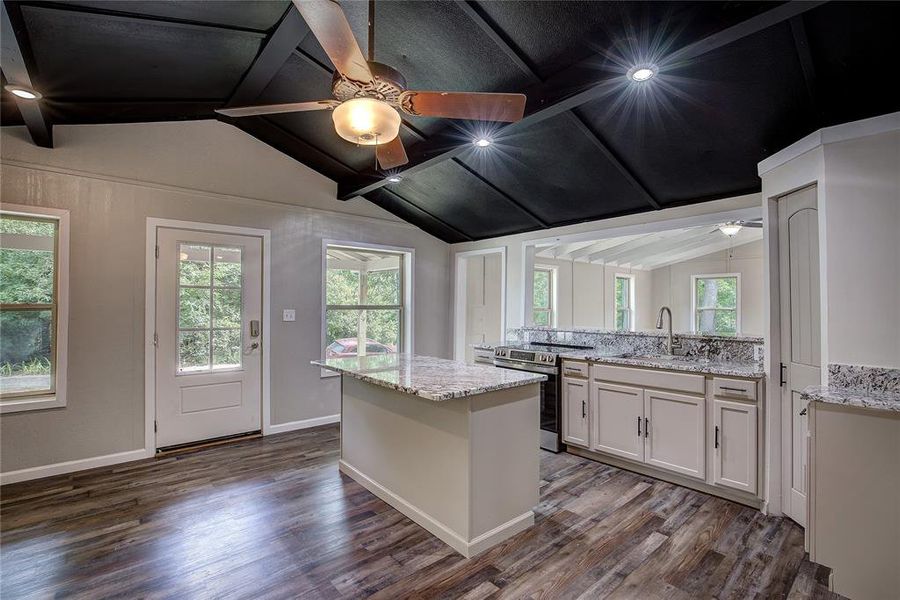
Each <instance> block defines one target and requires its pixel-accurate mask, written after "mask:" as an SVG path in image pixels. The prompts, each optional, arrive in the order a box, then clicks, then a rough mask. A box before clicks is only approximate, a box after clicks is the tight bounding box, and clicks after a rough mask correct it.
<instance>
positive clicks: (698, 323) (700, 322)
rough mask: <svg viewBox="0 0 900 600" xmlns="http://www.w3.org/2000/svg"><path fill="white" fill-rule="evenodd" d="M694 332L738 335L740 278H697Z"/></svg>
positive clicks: (699, 276) (735, 276) (695, 284)
mask: <svg viewBox="0 0 900 600" xmlns="http://www.w3.org/2000/svg"><path fill="white" fill-rule="evenodd" d="M693 287H694V290H693V294H694V298H693V304H694V331H696V332H697V333H711V334H720V335H736V334H737V333H738V331H739V327H740V325H739V324H740V314H739V311H738V307H739V306H740V298H739V295H740V285H739V280H738V276H737V275H695V276H694V286H693Z"/></svg>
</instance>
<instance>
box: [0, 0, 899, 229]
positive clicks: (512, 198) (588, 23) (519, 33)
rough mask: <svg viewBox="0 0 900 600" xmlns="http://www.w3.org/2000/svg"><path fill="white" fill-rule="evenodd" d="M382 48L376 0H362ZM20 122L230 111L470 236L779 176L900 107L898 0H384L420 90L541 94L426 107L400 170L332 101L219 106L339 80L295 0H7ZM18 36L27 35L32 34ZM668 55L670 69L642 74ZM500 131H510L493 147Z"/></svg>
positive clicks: (345, 176)
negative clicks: (510, 102)
mask: <svg viewBox="0 0 900 600" xmlns="http://www.w3.org/2000/svg"><path fill="white" fill-rule="evenodd" d="M342 6H343V7H344V9H345V12H346V13H347V15H348V18H349V20H350V22H351V24H352V25H353V28H354V31H355V33H356V34H357V38H358V39H359V40H360V42H361V46H362V47H363V48H365V47H366V30H365V23H366V10H367V3H365V2H343V3H342ZM3 8H4V15H3V34H4V39H3V55H2V69H3V84H4V85H5V84H7V83H16V84H26V85H31V86H32V87H33V88H35V89H37V90H39V91H40V92H42V93H43V96H44V97H43V99H42V100H41V101H40V105H39V107H36V106H35V104H34V103H30V104H29V103H28V102H25V101H21V100H17V99H15V98H13V97H12V96H11V95H10V94H9V93H8V92H6V91H4V92H3V95H2V114H0V118H2V124H3V125H21V124H23V123H24V124H25V125H27V126H28V129H29V131H30V132H31V134H32V139H33V140H34V141H35V143H38V144H41V145H45V146H52V127H53V125H55V124H72V123H119V122H144V121H172V120H182V119H216V118H218V119H219V120H222V121H225V122H227V123H230V124H231V125H233V126H235V127H238V128H240V129H242V130H243V131H245V132H246V133H247V134H248V135H252V136H254V137H256V138H258V139H260V140H262V141H263V142H265V143H267V144H269V145H271V146H272V147H274V148H276V149H278V150H280V151H281V152H284V153H285V154H288V155H289V156H292V157H293V158H295V159H296V160H298V161H300V162H302V163H304V164H306V165H308V166H310V167H311V168H313V169H315V170H316V171H318V172H320V173H322V174H324V175H326V176H328V177H330V178H332V179H334V180H335V181H337V182H338V188H339V197H340V198H342V199H347V198H350V197H353V196H355V195H363V196H364V197H366V198H367V199H368V200H370V201H371V202H373V203H375V204H377V205H379V206H381V207H383V208H385V209H387V210H389V211H391V212H393V213H394V214H396V215H398V216H400V217H402V218H403V219H406V220H407V221H410V222H412V223H414V224H416V225H418V226H420V227H421V228H422V229H424V230H426V231H428V232H430V233H432V234H433V235H435V236H437V237H439V238H441V239H443V240H446V241H448V242H460V241H466V240H472V239H482V238H487V237H493V236H498V235H504V234H511V233H517V232H523V231H529V230H534V229H541V228H547V227H552V226H558V225H563V224H569V223H576V222H581V221H589V220H596V219H603V218H608V217H612V216H617V215H622V214H628V213H635V212H641V211H649V210H657V209H659V208H665V207H669V206H674V205H679V204H685V203H691V202H699V201H704V200H711V199H715V198H722V197H727V196H733V195H737V194H741V193H747V192H754V191H758V190H759V187H760V184H759V178H758V177H757V175H756V164H757V163H758V162H759V161H760V160H762V159H763V158H765V157H766V156H768V155H770V154H772V153H773V152H775V151H777V150H779V149H780V148H782V147H783V146H785V145H787V144H789V143H791V142H793V141H795V140H797V139H798V138H800V137H802V136H804V135H806V134H808V133H810V132H812V131H814V130H816V129H818V128H820V127H823V126H828V125H833V124H836V123H841V122H845V121H850V120H855V119H860V118H865V117H870V116H874V115H878V114H883V113H886V112H891V111H895V110H898V108H900V96H898V94H897V92H896V91H895V90H896V88H895V87H894V84H891V83H890V77H891V76H892V73H893V71H892V68H893V66H892V61H893V60H894V59H892V58H891V57H897V56H898V55H900V47H898V46H900V42H898V40H900V36H898V35H897V34H896V30H897V26H898V25H900V19H898V16H900V4H898V3H893V2H874V3H862V2H852V3H844V2H828V3H824V2H802V3H801V2H789V3H781V2H574V1H570V2H524V1H521V2H494V1H483V2H475V1H464V0H460V1H411V2H400V1H387V0H385V1H379V2H378V3H377V4H376V12H375V24H376V30H375V31H376V35H375V59H376V60H378V61H379V62H383V63H387V64H389V65H391V66H393V67H394V68H396V69H398V70H400V71H401V72H402V73H403V74H404V75H405V77H406V79H407V80H408V82H409V86H410V88H412V89H420V90H452V91H503V92H523V93H525V94H527V96H528V103H527V105H526V110H525V115H526V116H525V119H523V120H522V121H520V122H518V123H514V124H499V123H498V124H493V123H478V122H468V121H450V120H444V119H435V118H422V117H414V116H406V115H404V126H403V128H402V130H401V136H402V139H403V141H404V143H405V145H406V148H407V152H408V154H409V157H410V163H409V164H407V165H405V166H404V167H402V168H401V169H400V171H401V173H400V174H401V175H402V181H400V182H399V183H388V182H387V181H386V179H385V173H383V172H380V171H378V170H377V169H376V168H375V161H374V156H373V152H372V149H371V147H370V148H365V147H357V146H355V145H353V144H351V143H348V142H346V141H344V140H342V139H341V138H339V137H338V136H337V135H336V134H335V132H334V129H333V127H332V124H331V119H330V113H329V112H328V111H322V112H307V113H294V114H281V115H271V116H267V117H248V118H241V119H229V118H226V117H221V116H219V115H217V114H216V113H214V112H213V111H214V110H215V109H216V108H221V107H223V106H236V105H245V104H270V103H281V102H299V101H306V100H318V99H322V98H329V97H331V93H330V82H331V76H332V66H331V64H330V63H329V61H328V58H327V56H326V55H325V53H324V52H323V51H322V49H321V47H320V46H319V44H318V42H317V41H316V39H315V38H314V37H313V36H312V35H311V34H310V32H309V28H308V27H307V26H306V24H305V23H304V21H303V19H302V17H300V15H299V13H298V12H297V11H296V10H295V9H294V8H293V6H292V5H291V4H290V2H288V0H272V1H247V0H243V1H241V0H228V1H211V0H204V1H192V0H184V1H181V2H171V1H152V0H72V1H66V2H43V1H42V2H30V1H23V2H17V1H11V0H6V1H5V2H3ZM10 33H11V35H10ZM644 61H650V62H653V63H655V64H656V65H657V66H658V67H659V73H658V75H657V76H656V77H654V78H653V79H651V80H650V81H649V82H646V83H643V84H635V83H633V82H631V81H630V80H628V79H627V78H626V76H625V73H626V71H627V70H628V68H630V67H631V66H633V65H634V64H637V63H640V62H644ZM484 134H487V135H489V136H490V137H492V138H493V140H494V142H495V143H494V144H493V145H492V146H490V147H488V148H485V149H481V148H476V147H474V146H473V145H472V143H471V142H472V139H473V138H474V137H475V136H477V135H484Z"/></svg>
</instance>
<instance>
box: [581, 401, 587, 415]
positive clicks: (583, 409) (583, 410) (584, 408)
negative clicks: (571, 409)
mask: <svg viewBox="0 0 900 600" xmlns="http://www.w3.org/2000/svg"><path fill="white" fill-rule="evenodd" d="M586 416H587V402H585V401H584V400H582V401H581V418H582V419H583V418H585V417H586Z"/></svg>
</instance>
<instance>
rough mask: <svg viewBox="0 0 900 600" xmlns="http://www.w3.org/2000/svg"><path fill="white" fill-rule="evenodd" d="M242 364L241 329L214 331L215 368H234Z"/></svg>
mask: <svg viewBox="0 0 900 600" xmlns="http://www.w3.org/2000/svg"><path fill="white" fill-rule="evenodd" d="M240 366H241V330H240V329H217V330H215V331H213V369H233V368H237V367H240Z"/></svg>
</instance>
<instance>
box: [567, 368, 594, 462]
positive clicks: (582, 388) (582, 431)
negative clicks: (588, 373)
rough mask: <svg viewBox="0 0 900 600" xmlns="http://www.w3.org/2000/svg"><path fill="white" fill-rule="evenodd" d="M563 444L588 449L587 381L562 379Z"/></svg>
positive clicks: (569, 378)
mask: <svg viewBox="0 0 900 600" xmlns="http://www.w3.org/2000/svg"><path fill="white" fill-rule="evenodd" d="M562 388H563V389H562V405H563V442H565V443H566V444H572V445H573V446H582V447H584V448H588V447H589V443H588V438H589V433H590V429H589V426H588V410H589V405H588V402H589V394H588V381H587V379H573V378H571V377H563V379H562Z"/></svg>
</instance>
